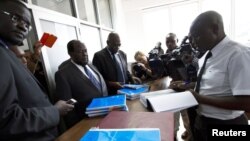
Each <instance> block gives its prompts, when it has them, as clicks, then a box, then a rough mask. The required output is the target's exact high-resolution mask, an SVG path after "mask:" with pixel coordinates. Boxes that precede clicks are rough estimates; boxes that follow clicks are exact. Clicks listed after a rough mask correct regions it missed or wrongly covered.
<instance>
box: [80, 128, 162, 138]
mask: <svg viewBox="0 0 250 141" xmlns="http://www.w3.org/2000/svg"><path fill="white" fill-rule="evenodd" d="M160 140H161V137H160V130H159V129H158V128H126V129H90V130H89V131H88V132H87V133H86V134H85V135H84V136H83V137H82V138H81V139H80V141H160Z"/></svg>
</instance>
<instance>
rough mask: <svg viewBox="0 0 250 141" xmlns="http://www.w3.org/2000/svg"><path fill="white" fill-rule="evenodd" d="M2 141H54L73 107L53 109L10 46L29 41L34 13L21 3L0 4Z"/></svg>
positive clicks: (64, 105) (5, 0) (59, 104)
mask: <svg viewBox="0 0 250 141" xmlns="http://www.w3.org/2000/svg"><path fill="white" fill-rule="evenodd" d="M0 19H1V23H0V64H1V69H0V88H1V90H0V140H1V141H3V140H4V141H15V140H19V141H52V140H54V139H55V137H56V136H57V124H58V123H59V118H60V115H63V114H66V113H67V112H68V111H70V110H71V109H73V107H74V106H73V105H70V104H67V103H66V102H65V101H59V102H57V103H56V104H55V106H53V105H52V104H51V103H50V102H49V100H48V98H47V96H46V94H45V93H44V91H43V90H42V89H41V88H40V87H39V83H38V82H37V81H36V79H35V78H34V76H33V75H32V74H31V73H30V72H29V71H28V70H27V68H26V67H25V66H24V65H23V64H22V63H21V62H20V61H19V60H18V58H17V57H16V55H15V54H14V53H13V52H12V51H10V50H9V47H11V46H16V45H19V44H20V43H22V41H23V40H24V39H25V38H26V36H27V34H28V32H29V27H30V22H31V14H30V12H29V10H28V8H27V7H26V5H25V4H24V3H22V2H21V1H18V0H1V1H0Z"/></svg>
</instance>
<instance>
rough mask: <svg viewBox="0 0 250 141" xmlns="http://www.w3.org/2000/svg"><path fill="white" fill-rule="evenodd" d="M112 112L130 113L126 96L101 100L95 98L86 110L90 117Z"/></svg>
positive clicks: (102, 98)
mask: <svg viewBox="0 0 250 141" xmlns="http://www.w3.org/2000/svg"><path fill="white" fill-rule="evenodd" d="M110 111H128V107H127V105H126V95H115V96H108V97H101V98H94V99H93V100H92V102H91V103H90V104H89V105H88V107H87V108H86V112H85V113H86V114H87V115H88V116H89V117H94V116H99V115H106V114H108V113H109V112H110Z"/></svg>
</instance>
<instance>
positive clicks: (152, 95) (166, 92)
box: [140, 89, 176, 107]
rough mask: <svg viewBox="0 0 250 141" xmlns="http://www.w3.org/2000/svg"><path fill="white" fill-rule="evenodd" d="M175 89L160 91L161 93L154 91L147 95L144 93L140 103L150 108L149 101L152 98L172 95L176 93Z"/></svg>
mask: <svg viewBox="0 0 250 141" xmlns="http://www.w3.org/2000/svg"><path fill="white" fill-rule="evenodd" d="M175 92H176V91H174V90H173V89H166V90H159V91H152V92H147V93H142V94H141V95H140V102H141V103H142V104H143V105H144V106H145V107H148V104H147V100H148V98H150V97H155V96H159V95H166V94H170V93H175Z"/></svg>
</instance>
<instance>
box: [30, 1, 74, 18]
mask: <svg viewBox="0 0 250 141" xmlns="http://www.w3.org/2000/svg"><path fill="white" fill-rule="evenodd" d="M32 3H33V4H35V5H38V6H41V7H44V8H48V9H50V10H54V11H57V12H60V13H64V14H67V15H70V16H73V12H72V9H71V4H72V3H71V0H32Z"/></svg>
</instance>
